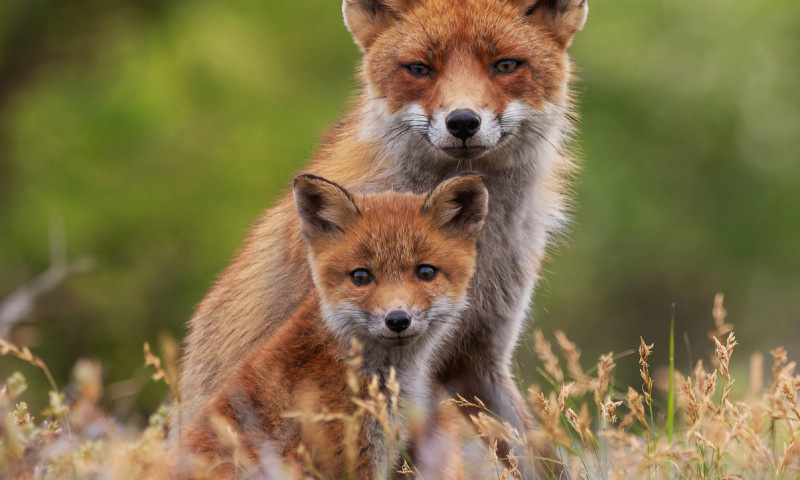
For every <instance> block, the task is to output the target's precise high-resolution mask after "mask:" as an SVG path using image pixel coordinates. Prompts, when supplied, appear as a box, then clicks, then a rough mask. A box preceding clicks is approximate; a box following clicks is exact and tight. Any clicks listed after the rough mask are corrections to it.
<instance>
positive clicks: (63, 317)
mask: <svg viewBox="0 0 800 480" xmlns="http://www.w3.org/2000/svg"><path fill="white" fill-rule="evenodd" d="M799 19H800V4H798V3H797V2H792V1H789V0H779V1H776V2H772V3H771V4H770V5H769V7H768V8H766V7H765V6H764V4H763V2H759V1H757V0H734V1H730V0H726V1H722V0H710V1H702V2H696V1H692V0H672V1H666V0H659V1H655V2H639V1H635V0H617V1H611V0H595V1H594V2H592V3H591V13H590V15H589V21H588V23H587V25H586V28H585V29H584V31H583V32H581V33H580V34H579V35H578V36H577V38H576V40H575V43H574V45H573V47H572V53H573V57H574V59H575V62H576V64H577V65H578V67H579V77H580V80H579V81H578V82H577V83H576V85H575V86H576V90H577V92H578V98H579V110H580V113H581V117H582V120H581V125H580V134H579V135H578V139H577V140H578V142H577V144H578V146H579V147H580V150H581V156H582V157H583V164H584V166H585V168H584V171H583V173H582V174H581V175H580V177H579V178H578V180H577V183H576V209H575V215H574V225H573V228H572V230H571V232H570V234H569V239H568V240H567V241H565V242H564V243H562V244H561V245H560V246H559V247H557V248H555V249H553V251H552V253H553V255H552V259H551V261H550V262H549V263H548V264H547V266H546V269H547V271H546V272H545V280H544V281H543V282H542V284H541V286H540V288H539V292H538V294H537V300H536V307H535V309H534V317H535V318H536V323H537V325H538V326H539V327H541V328H543V329H544V330H545V331H551V330H554V329H562V330H564V331H565V332H566V333H567V334H568V335H569V336H570V337H571V338H572V339H573V340H575V341H576V343H578V345H580V346H582V347H583V350H584V355H585V356H586V357H588V358H596V357H597V355H599V354H600V353H602V352H606V351H609V350H615V351H621V350H623V349H625V348H627V347H628V346H630V345H635V344H637V343H638V338H637V337H638V336H639V335H643V336H644V337H645V338H646V339H647V340H648V341H649V342H653V341H654V342H656V352H655V354H654V357H656V359H657V362H659V363H663V359H664V358H665V352H666V338H667V325H668V319H669V312H670V304H671V303H672V302H676V303H677V332H678V335H679V336H681V335H682V332H684V331H685V332H687V334H686V335H687V338H689V340H690V346H691V345H706V344H707V342H706V341H705V332H706V330H708V329H709V328H710V325H711V321H710V317H711V315H710V311H711V300H712V298H713V295H714V293H716V292H717V291H724V292H726V294H727V297H726V299H727V306H728V309H729V311H730V312H731V314H730V316H729V318H728V320H729V321H730V322H731V323H733V324H735V325H736V327H737V333H738V334H739V335H738V336H739V338H744V339H747V340H748V342H750V343H749V344H746V345H744V344H743V345H742V347H741V350H742V351H743V352H745V353H746V352H748V351H754V350H756V349H761V350H763V349H765V348H767V347H771V346H773V345H776V344H784V345H785V346H786V347H788V348H789V350H790V351H794V352H796V351H800V348H798V345H799V344H800V328H798V327H797V325H798V312H800V308H798V307H800V275H798V273H800V241H798V240H800V214H799V213H798V208H797V205H798V204H800V162H798V160H799V159H800V158H799V157H800V155H799V154H798V153H797V147H796V145H797V139H798V138H800V95H798V94H797V92H796V87H795V86H794V85H795V82H796V81H797V80H796V79H797V78H800V62H798V61H797V52H798V47H800V29H798V28H797V24H798V23H797V22H798V20H799ZM357 59H358V51H357V49H356V47H355V46H353V44H352V42H351V40H350V37H349V35H348V33H347V31H346V30H345V28H344V26H343V24H342V21H341V13H340V2H339V0H313V1H312V0H309V1H306V2H258V1H254V0H232V1H230V2H209V1H203V0H197V1H192V2H184V1H171V2H163V1H154V0H138V1H137V0H129V1H122V0H112V1H103V2H100V1H91V0H73V1H65V2H53V1H47V0H5V1H4V2H2V3H0V297H2V296H3V295H5V294H6V293H8V292H11V291H12V290H13V289H14V288H16V287H17V286H19V285H21V284H23V283H25V282H26V281H27V280H29V279H30V278H32V277H33V276H35V274H36V273H38V272H40V271H42V270H44V269H45V268H46V267H47V265H48V262H49V253H48V242H47V238H48V235H49V229H50V225H51V223H52V221H53V219H57V220H59V221H61V222H63V223H64V225H65V226H66V237H67V239H68V242H69V252H70V253H71V254H72V255H77V254H84V253H86V254H90V255H91V256H92V257H93V258H94V259H95V261H96V263H97V267H96V268H95V270H94V271H93V272H92V273H90V274H87V275H83V276H80V277H76V278H74V279H72V280H70V281H69V282H68V283H67V284H66V285H65V286H64V287H63V288H61V289H59V290H58V291H57V292H55V293H54V294H52V295H50V296H48V297H47V298H46V299H45V301H44V302H43V303H42V304H41V305H40V308H38V309H37V310H36V312H35V314H34V315H33V316H32V317H31V319H30V321H29V322H27V323H26V324H23V325H21V326H20V327H18V328H17V329H16V331H15V332H14V340H15V341H17V342H20V343H24V344H28V345H30V346H31V347H32V348H34V349H35V351H36V352H37V354H38V355H39V356H41V357H42V358H43V359H44V360H45V361H46V362H47V363H48V365H50V367H51V369H52V370H53V374H54V375H55V376H56V377H57V379H61V380H65V379H66V378H67V376H68V373H69V370H70V368H71V366H72V365H73V364H74V363H75V361H76V360H77V359H78V358H80V357H96V358H100V359H101V360H102V361H103V364H104V366H105V375H106V382H107V383H111V384H113V385H114V386H116V391H118V394H117V397H114V396H113V395H112V399H111V400H109V401H110V402H112V405H110V406H111V407H112V408H114V409H116V411H117V412H118V413H120V414H121V415H133V416H134V417H135V416H136V415H138V414H137V412H139V411H140V410H141V409H144V410H147V411H152V410H154V407H155V405H156V404H157V403H158V402H159V401H160V400H161V398H162V396H163V395H164V393H165V392H164V390H159V389H158V387H155V386H153V385H152V384H150V383H148V381H147V379H148V377H147V372H146V370H145V369H144V366H143V359H142V355H141V345H142V343H143V342H144V341H147V340H150V341H152V340H153V339H155V338H156V337H157V336H158V334H159V333H160V332H168V333H170V334H172V335H174V336H175V337H176V338H181V337H182V336H183V334H184V331H185V330H184V328H185V326H184V324H185V321H186V320H187V319H188V318H189V317H190V315H191V312H192V309H193V306H194V305H195V304H196V303H197V302H198V301H199V300H200V299H201V298H202V296H203V294H204V293H205V292H206V291H207V290H208V289H209V287H210V285H211V283H212V281H213V278H214V276H215V275H216V274H217V273H218V272H219V271H220V270H221V269H222V268H224V266H225V265H226V264H227V262H228V261H229V259H230V257H231V256H232V254H233V252H234V251H235V250H236V248H237V246H238V245H239V243H240V242H241V240H242V238H243V237H244V235H245V232H246V230H247V228H248V225H249V224H250V223H251V222H252V221H254V220H255V219H256V218H257V216H258V215H259V213H260V212H261V211H262V210H263V209H264V208H265V207H268V206H269V205H270V204H271V203H272V202H273V201H274V200H275V198H276V197H277V195H278V194H279V193H280V192H281V191H283V190H284V189H285V188H286V187H287V186H288V185H289V184H290V180H291V178H292V176H293V174H294V173H295V172H297V171H298V170H299V169H300V168H302V165H304V163H305V161H306V160H307V158H308V157H309V156H310V155H311V154H312V152H313V150H314V146H315V143H316V142H317V140H318V138H319V136H320V134H321V133H322V132H324V130H325V129H326V128H327V127H328V126H329V125H330V124H332V123H333V122H334V121H335V120H336V119H337V118H338V117H339V115H340V114H341V113H342V112H343V111H345V109H346V108H347V99H348V97H349V95H350V92H351V91H352V89H353V88H354V87H355V81H354V73H353V72H354V69H355V66H356V65H357ZM526 343H529V342H527V339H526ZM680 347H683V348H680ZM699 349H700V347H697V350H699ZM703 354H704V353H703V352H701V351H694V352H686V348H685V347H684V346H683V345H680V344H679V353H678V365H679V368H683V369H686V367H687V363H688V362H689V360H688V358H689V355H691V357H692V358H694V359H697V358H699V357H700V356H702V355H703ZM623 362H624V361H623ZM623 362H621V365H623ZM630 362H631V367H630V371H631V373H632V374H633V375H636V369H635V367H634V365H635V362H636V360H635V359H634V358H633V357H631V358H630ZM520 363H521V370H522V371H523V372H524V376H525V378H526V380H530V379H531V378H532V377H531V376H530V373H531V372H532V370H533V368H531V367H533V366H534V365H535V362H534V361H533V360H532V357H531V353H530V349H529V348H528V347H527V346H524V347H523V348H522V349H521V355H520ZM18 368H19V365H16V364H14V365H10V364H9V362H8V361H5V360H4V361H3V362H0V378H4V377H5V376H7V375H8V373H10V371H11V370H14V369H18ZM621 369H622V367H621ZM25 373H26V374H27V376H28V378H29V379H30V381H31V383H32V386H31V388H32V389H36V388H40V389H44V388H46V387H45V384H44V382H42V384H41V385H40V386H39V387H37V386H36V385H33V383H34V380H35V379H36V378H37V376H36V374H35V373H34V372H27V371H26V372H25ZM145 385H147V386H145ZM140 390H141V391H140ZM112 391H115V390H114V389H113V388H112ZM137 391H138V392H139V393H138V394H137V393H135V392H137ZM132 395H135V398H134V397H133V396H132ZM31 397H32V398H43V397H45V396H44V395H40V394H34V395H31ZM140 418H143V417H140Z"/></svg>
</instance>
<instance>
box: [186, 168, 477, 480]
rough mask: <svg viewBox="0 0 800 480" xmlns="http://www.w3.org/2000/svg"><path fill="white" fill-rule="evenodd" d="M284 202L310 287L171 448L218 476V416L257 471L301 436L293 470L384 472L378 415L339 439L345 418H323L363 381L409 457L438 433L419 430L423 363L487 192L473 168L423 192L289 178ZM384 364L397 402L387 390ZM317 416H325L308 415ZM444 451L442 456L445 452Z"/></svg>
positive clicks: (431, 412)
mask: <svg viewBox="0 0 800 480" xmlns="http://www.w3.org/2000/svg"><path fill="white" fill-rule="evenodd" d="M295 199H296V204H297V209H298V211H299V214H300V224H301V230H302V233H303V236H304V239H305V241H306V242H308V245H309V263H310V266H311V270H312V273H313V278H314V289H313V291H312V292H311V294H308V292H306V293H307V296H306V299H305V300H304V301H303V302H302V304H301V306H300V307H299V309H298V310H297V311H296V312H294V313H293V314H291V315H290V316H289V317H288V319H287V320H286V321H285V322H283V325H282V326H281V328H279V329H278V330H277V331H276V332H275V333H274V334H273V335H272V336H271V337H270V338H269V339H267V340H265V341H263V342H261V343H260V344H259V345H257V346H256V347H255V348H254V349H253V351H252V352H250V353H249V354H248V355H247V358H246V359H245V361H244V363H242V364H241V365H240V366H238V367H237V368H236V369H235V370H234V371H233V373H232V374H230V375H229V378H228V379H227V380H226V381H225V382H224V383H223V386H222V387H221V388H219V389H218V390H217V392H216V393H214V395H213V397H212V399H211V400H210V401H209V402H207V404H206V405H205V406H204V407H203V409H202V414H201V415H200V416H198V417H197V418H196V419H195V421H194V422H193V423H192V424H190V425H189V428H188V429H187V430H186V431H185V432H184V438H183V442H182V443H183V444H184V448H187V447H188V449H189V450H190V451H191V452H194V453H195V454H198V455H199V456H201V457H203V458H205V459H207V460H211V463H210V465H214V464H215V463H217V468H219V469H221V470H222V471H228V472H230V470H231V469H232V468H233V466H232V464H231V458H232V456H233V455H234V453H233V452H232V450H234V449H233V447H231V445H230V443H228V444H226V443H225V441H224V437H225V434H224V432H223V433H220V432H219V430H220V428H219V425H228V424H229V425H232V431H233V432H235V433H236V437H237V438H238V440H237V441H238V442H239V444H240V450H241V452H240V455H242V456H243V458H244V460H245V461H243V462H241V463H242V464H247V463H250V464H251V465H261V467H262V468H267V467H269V465H270V464H271V465H272V466H273V467H274V464H275V462H269V461H268V459H271V458H273V457H274V456H278V457H283V458H287V457H293V456H296V458H302V457H301V456H299V455H297V451H298V447H299V446H300V445H301V444H302V445H303V448H304V449H305V451H306V452H308V454H309V455H310V458H311V463H312V464H311V465H304V467H306V468H309V469H310V468H312V467H313V470H316V471H317V472H320V473H321V474H322V475H323V476H324V477H325V478H350V475H352V474H355V478H359V479H374V478H384V477H385V476H386V474H387V472H388V471H389V469H390V468H394V469H397V468H398V467H399V464H398V460H399V458H400V457H399V454H398V451H397V450H396V449H395V451H390V450H391V449H390V446H391V444H392V443H391V442H390V441H388V442H387V441H386V440H385V439H386V438H389V437H390V436H391V434H390V432H385V431H384V430H383V429H382V428H381V426H380V425H381V422H380V421H379V420H380V419H379V418H375V417H374V415H373V416H370V415H366V418H363V419H355V423H354V425H356V426H357V429H358V430H357V435H356V437H355V438H351V439H349V440H348V438H347V432H346V428H345V425H346V422H347V420H342V419H341V418H336V417H335V416H333V415H336V414H345V415H347V416H351V417H352V416H353V415H355V411H356V404H355V403H354V402H353V397H356V398H359V397H360V398H361V400H364V398H363V397H364V396H365V394H366V392H367V391H368V390H369V386H368V384H369V383H370V382H371V381H373V380H372V379H373V378H374V379H376V380H374V382H376V383H375V386H377V388H378V390H379V391H380V392H382V393H383V394H384V395H385V397H386V398H389V399H391V398H392V397H393V396H394V397H395V398H397V399H398V404H397V408H396V409H395V408H394V407H393V406H391V401H390V402H389V407H388V410H387V412H386V417H385V419H384V425H392V426H396V427H397V428H398V431H399V442H400V445H399V447H402V448H403V449H404V450H406V451H411V453H412V456H414V455H413V453H414V452H413V448H412V447H417V448H425V449H435V448H437V447H441V445H437V442H436V441H430V442H428V440H429V439H431V438H432V437H433V436H435V435H438V434H439V432H437V431H426V430H428V429H427V428H426V426H427V425H429V422H430V421H431V419H433V418H435V410H436V400H435V396H434V394H433V393H432V392H433V390H432V388H433V386H432V367H431V366H432V364H433V357H434V356H435V354H436V353H437V349H439V348H441V346H442V345H444V344H446V340H447V339H448V338H449V337H450V336H452V335H453V334H454V333H455V331H456V330H457V329H458V328H459V325H460V318H459V313H460V312H461V311H462V310H463V309H464V307H465V306H466V305H467V293H468V288H469V284H470V280H471V278H472V274H473V270H474V266H475V257H476V247H475V243H476V240H477V237H478V234H479V233H480V229H481V227H482V225H483V221H484V217H485V215H486V209H487V205H488V203H487V202H488V200H487V191H486V188H485V186H484V184H483V180H482V179H481V178H480V177H478V176H475V175H465V176H459V177H454V178H452V179H450V180H447V181H445V182H443V183H442V184H440V185H439V186H438V187H437V188H436V189H434V190H433V191H432V192H431V193H430V194H428V195H426V196H420V195H413V194H400V193H385V194H375V195H369V196H365V197H361V198H359V197H351V196H350V194H348V193H347V192H346V191H345V190H343V189H342V188H341V187H339V186H337V185H335V184H332V183H330V182H328V181H326V180H323V179H320V178H318V177H311V176H301V177H298V179H297V181H296V183H295ZM296 273H298V272H291V271H289V272H284V274H285V275H287V276H291V275H293V274H296ZM300 273H302V272H300ZM352 340H357V342H358V344H360V345H361V346H362V347H361V348H362V350H361V352H360V357H361V361H360V364H359V365H358V366H357V367H355V368H356V370H355V371H356V372H357V375H356V377H354V378H356V382H355V383H354V382H352V381H349V380H348V351H349V350H350V345H351V341H352ZM357 363H358V362H357ZM351 368H352V367H351ZM351 371H352V370H351ZM395 372H396V382H397V384H399V387H400V393H399V397H398V396H397V395H396V390H395V391H394V393H393V387H392V385H393V383H394V382H395V377H394V375H395ZM374 397H375V387H374V386H373V392H372V400H375V398H374ZM378 403H380V402H378ZM323 413H328V414H330V415H331V416H329V417H328V418H326V419H322V418H316V420H315V417H320V415H322V414H323ZM378 417H380V415H378ZM215 418H216V419H217V420H215ZM219 420H222V421H224V422H223V423H220V421H219ZM415 420H416V421H415ZM215 422H216V428H215ZM387 422H388V423H387ZM412 424H413V425H412ZM414 425H416V426H417V427H418V428H415V427H414ZM390 428H394V427H390ZM220 437H222V438H220ZM426 439H428V440H426ZM348 442H349V443H350V445H348ZM426 442H428V443H427V444H426ZM348 449H349V450H348ZM444 450H445V453H449V454H451V455H452V454H453V452H456V451H457V447H456V448H452V447H448V448H444ZM348 451H350V452H352V455H350V456H348V454H347V452H348ZM431 453H432V452H431V451H427V452H420V454H419V455H416V456H415V458H414V460H415V462H416V463H418V465H417V466H418V468H420V470H421V471H422V472H423V474H426V473H427V476H426V478H446V477H447V475H449V474H450V473H453V472H452V471H441V470H440V468H443V467H446V465H443V464H444V463H445V462H443V457H437V458H431ZM219 461H221V462H219ZM264 473H268V472H264Z"/></svg>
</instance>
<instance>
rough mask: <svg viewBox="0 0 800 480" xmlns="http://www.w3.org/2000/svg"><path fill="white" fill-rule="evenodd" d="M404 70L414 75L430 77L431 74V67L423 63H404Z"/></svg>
mask: <svg viewBox="0 0 800 480" xmlns="http://www.w3.org/2000/svg"><path fill="white" fill-rule="evenodd" d="M406 70H408V73H410V74H411V75H414V76H415V77H430V76H431V75H433V69H431V67H429V66H427V65H425V64H424V63H419V62H418V63H409V64H408V65H406Z"/></svg>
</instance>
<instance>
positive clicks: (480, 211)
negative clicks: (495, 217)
mask: <svg viewBox="0 0 800 480" xmlns="http://www.w3.org/2000/svg"><path fill="white" fill-rule="evenodd" d="M488 211H489V191H488V190H487V189H486V184H485V183H484V181H483V177H481V176H480V175H477V174H472V173H468V174H464V175H459V176H457V177H453V178H450V179H448V180H445V181H443V182H442V183H440V184H439V185H437V186H436V188H434V189H433V191H431V193H429V194H428V196H427V197H426V198H425V202H424V203H423V204H422V214H423V215H429V216H431V217H433V221H434V224H435V225H436V226H437V227H438V228H441V229H443V230H446V231H450V232H452V233H455V234H458V235H463V234H466V235H467V236H469V237H471V238H477V237H478V234H479V233H480V232H481V228H483V223H484V221H485V220H486V214H487V213H488Z"/></svg>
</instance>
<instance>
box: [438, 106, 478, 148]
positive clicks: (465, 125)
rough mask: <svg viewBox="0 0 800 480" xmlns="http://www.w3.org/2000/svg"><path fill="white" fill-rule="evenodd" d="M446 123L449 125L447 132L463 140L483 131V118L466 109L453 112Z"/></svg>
mask: <svg viewBox="0 0 800 480" xmlns="http://www.w3.org/2000/svg"><path fill="white" fill-rule="evenodd" d="M444 123H445V125H447V130H448V131H449V132H450V133H452V134H453V136H454V137H456V138H460V139H461V140H466V139H468V138H469V137H471V136H473V135H475V134H476V133H477V132H478V130H480V129H481V117H479V116H478V114H477V113H475V112H473V111H472V110H466V109H459V110H453V111H452V112H450V115H448V116H447V119H445V122H444Z"/></svg>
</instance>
